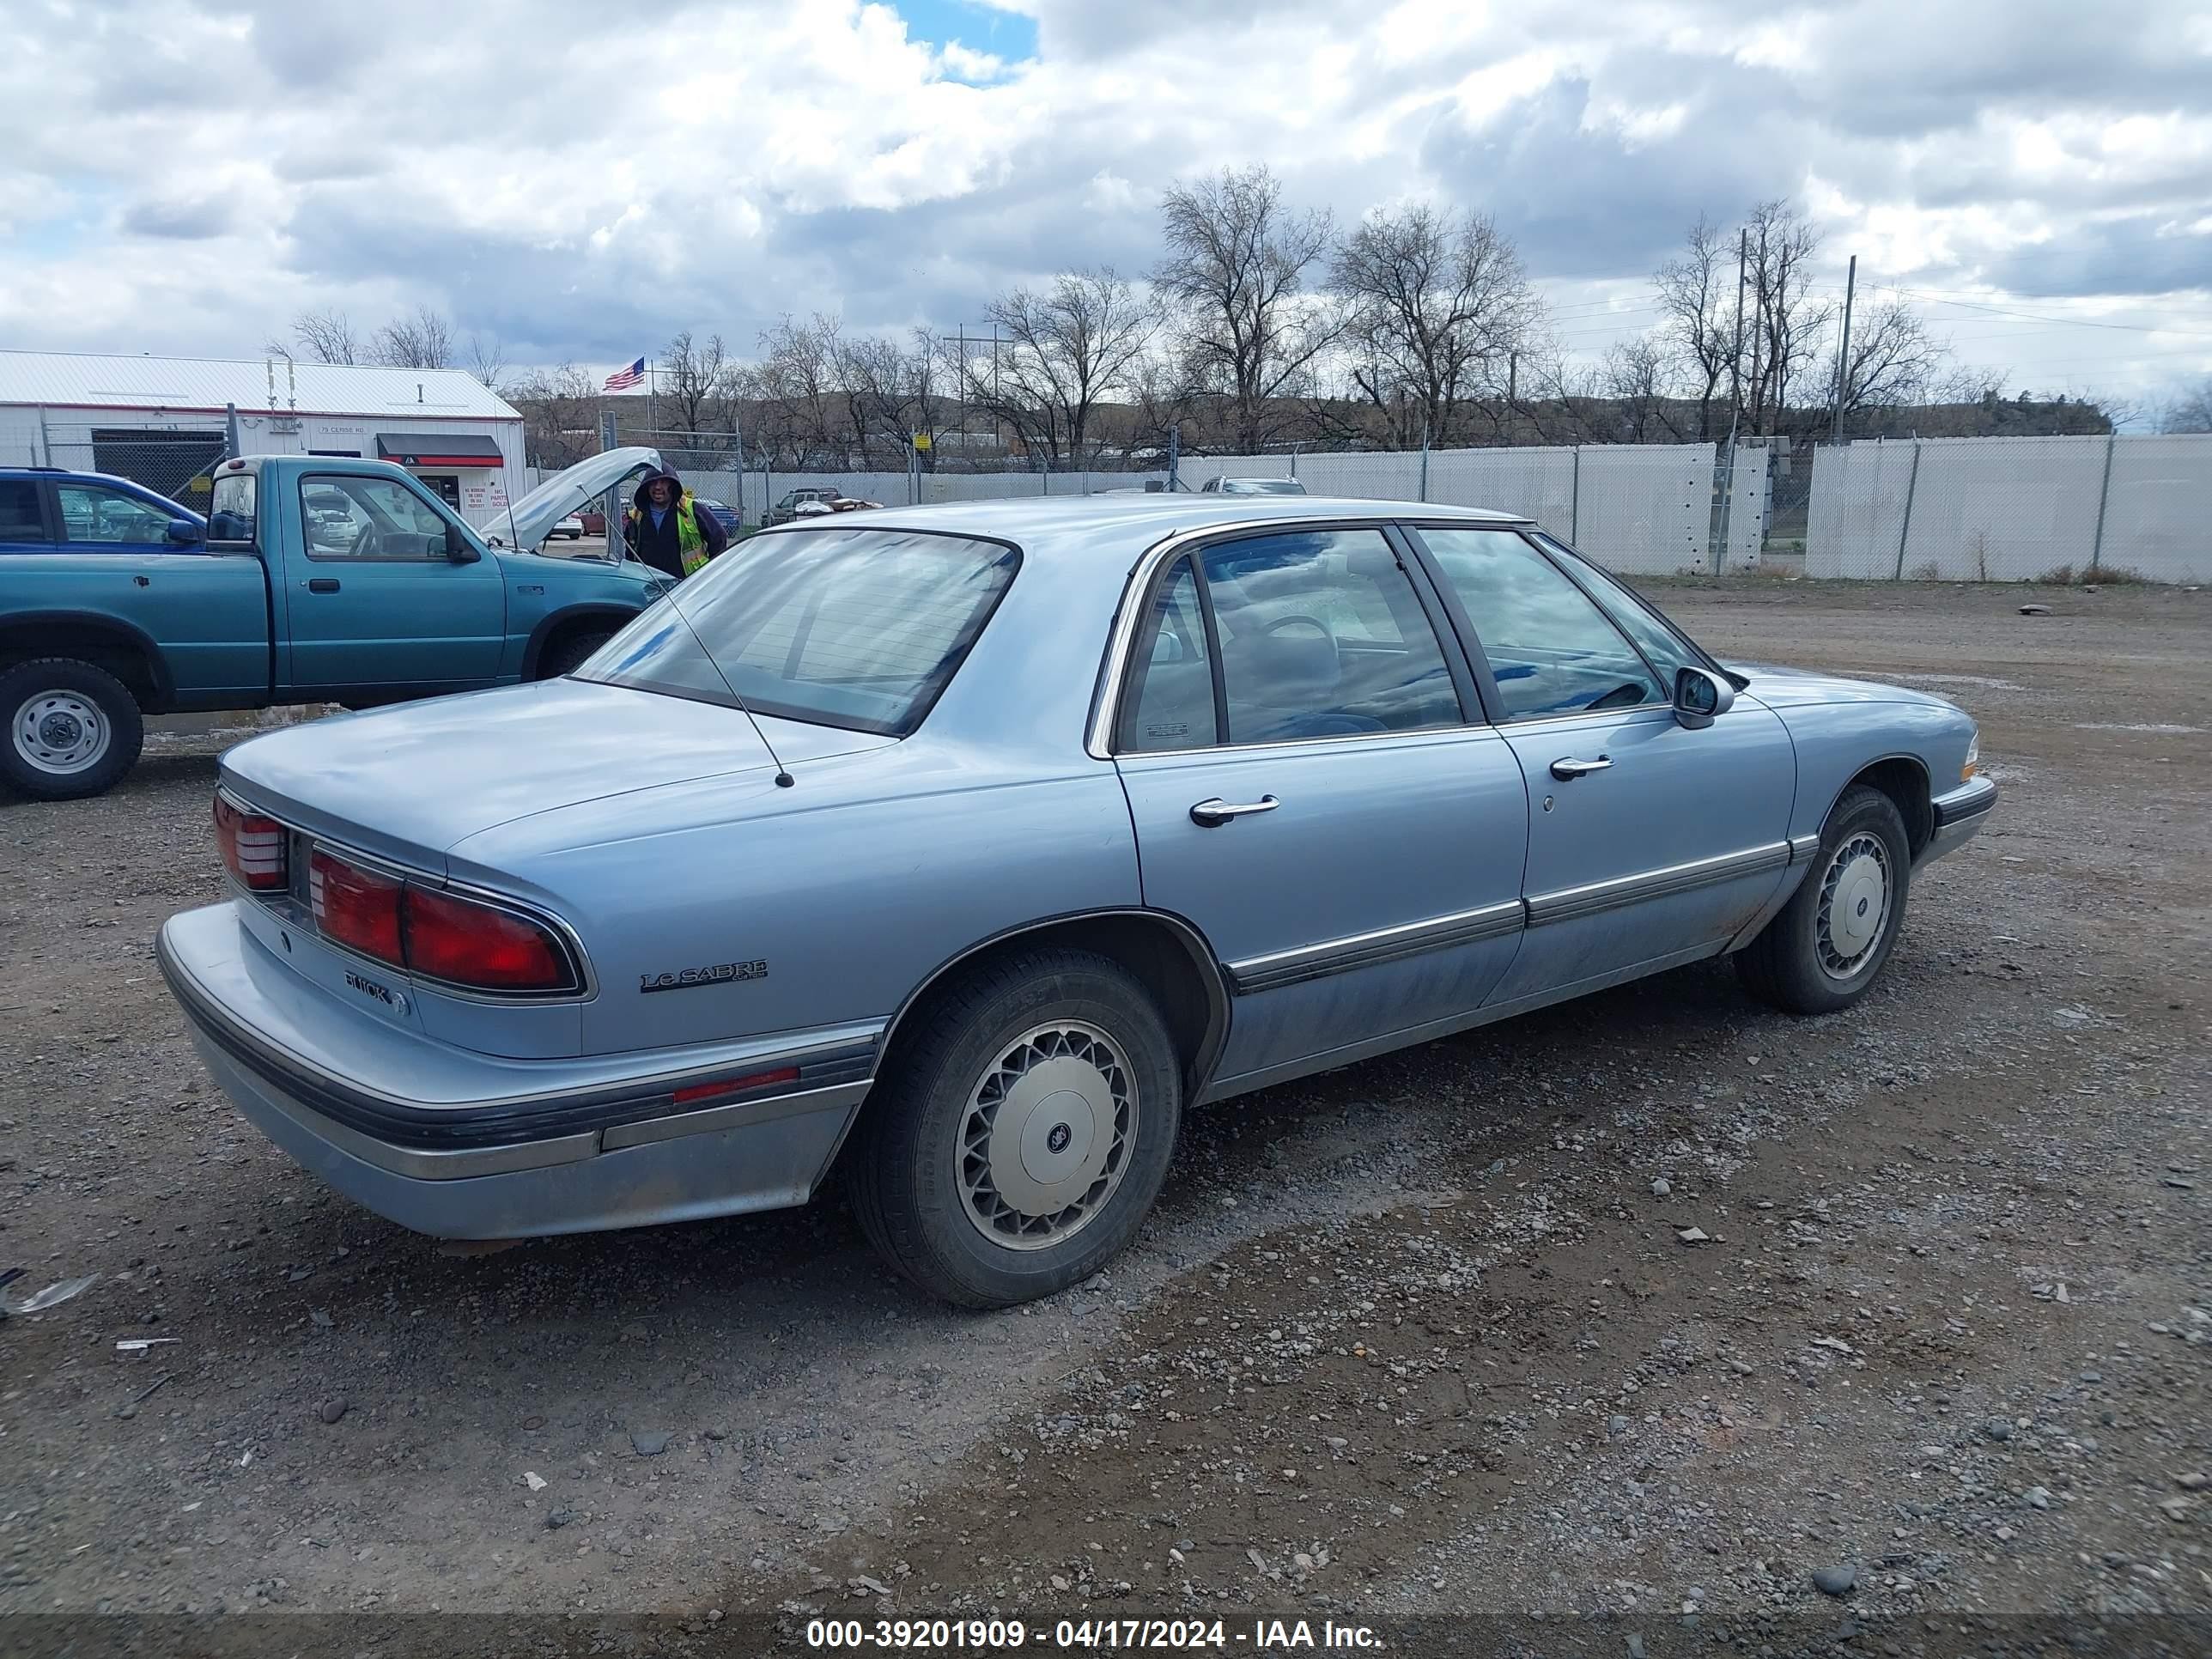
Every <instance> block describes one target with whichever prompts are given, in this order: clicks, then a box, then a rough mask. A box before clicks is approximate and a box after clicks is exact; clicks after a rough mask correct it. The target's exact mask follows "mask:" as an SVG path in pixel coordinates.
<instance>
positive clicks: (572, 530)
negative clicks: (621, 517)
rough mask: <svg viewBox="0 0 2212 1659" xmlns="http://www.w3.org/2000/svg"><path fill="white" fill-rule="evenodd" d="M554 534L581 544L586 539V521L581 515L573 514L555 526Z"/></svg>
mask: <svg viewBox="0 0 2212 1659" xmlns="http://www.w3.org/2000/svg"><path fill="white" fill-rule="evenodd" d="M602 522H604V520H602ZM553 533H554V534H555V535H556V536H563V537H566V538H568V540H570V541H572V542H580V541H581V540H583V539H584V520H583V519H582V517H581V516H580V514H577V513H569V514H568V516H567V517H565V518H563V519H562V520H560V521H559V522H558V523H557V524H556V525H555V526H553Z"/></svg>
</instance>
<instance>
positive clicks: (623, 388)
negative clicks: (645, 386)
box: [606, 357, 645, 392]
mask: <svg viewBox="0 0 2212 1659" xmlns="http://www.w3.org/2000/svg"><path fill="white" fill-rule="evenodd" d="M644 378H645V359H644V358H642V357H641V358H639V359H638V360H637V361H636V362H634V363H632V364H631V365H630V366H629V368H618V369H617V370H616V371H615V372H614V373H613V374H610V375H608V376H607V384H606V390H608V391H609V392H627V391H629V389H630V388H631V387H632V386H635V385H636V384H637V383H638V382H639V381H640V380H643V379H644Z"/></svg>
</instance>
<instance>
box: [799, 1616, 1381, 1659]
mask: <svg viewBox="0 0 2212 1659" xmlns="http://www.w3.org/2000/svg"><path fill="white" fill-rule="evenodd" d="M1032 1639H1035V1640H1036V1643H1037V1644H1038V1645H1039V1646H1043V1645H1044V1644H1045V1630H1044V1627H1043V1626H1037V1627H1036V1628H1035V1629H1034V1630H1032V1629H1031V1628H1030V1626H1027V1625H1025V1624H1024V1623H1023V1622H1022V1621H1020V1620H998V1619H993V1620H975V1619H878V1620H869V1621H864V1620H858V1619H814V1620H809V1621H808V1622H807V1626H806V1644H807V1645H808V1646H809V1647H812V1648H830V1649H836V1648H850V1649H864V1648H874V1649H890V1650H921V1651H944V1650H960V1649H963V1648H964V1649H973V1650H1007V1649H1018V1648H1023V1647H1026V1646H1028V1645H1029V1644H1030V1641H1031V1640H1032ZM1051 1644H1052V1645H1053V1646H1054V1647H1056V1648H1063V1649H1066V1648H1073V1649H1079V1650H1093V1649H1113V1648H1140V1649H1158V1650H1169V1651H1175V1650H1193V1649H1200V1650H1202V1649H1207V1648H1212V1649H1225V1648H1228V1647H1230V1646H1231V1644H1234V1645H1236V1646H1239V1647H1243V1648H1245V1649H1247V1650H1250V1651H1254V1652H1261V1653H1266V1652H1289V1651H1291V1650H1296V1649H1299V1648H1334V1649H1370V1650H1372V1649H1381V1648H1383V1647H1384V1646H1385V1645H1386V1644H1385V1643H1384V1642H1383V1639H1382V1638H1381V1637H1380V1636H1378V1635H1377V1634H1376V1632H1374V1631H1373V1630H1371V1629H1370V1628H1369V1627H1368V1626H1364V1625H1340V1624H1337V1623H1336V1622H1335V1621H1334V1620H1323V1621H1322V1625H1321V1627H1320V1628H1319V1629H1318V1630H1316V1629H1315V1627H1314V1626H1313V1625H1312V1624H1311V1623H1310V1622H1309V1621H1308V1620H1304V1619H1291V1620H1283V1619H1261V1620H1254V1621H1253V1623H1252V1626H1251V1628H1250V1629H1249V1631H1245V1630H1231V1629H1230V1628H1229V1627H1228V1626H1227V1625H1226V1624H1225V1621H1224V1620H1218V1619H1214V1620H1204V1619H1062V1620H1058V1621H1057V1622H1056V1623H1055V1624H1054V1626H1052V1632H1051Z"/></svg>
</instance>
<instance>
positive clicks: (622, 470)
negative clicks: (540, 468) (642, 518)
mask: <svg viewBox="0 0 2212 1659" xmlns="http://www.w3.org/2000/svg"><path fill="white" fill-rule="evenodd" d="M659 470H660V452H659V450H657V449H647V448H646V447H643V446H642V445H635V444H634V445H631V446H630V447H628V448H624V449H610V450H607V451H605V453H601V454H598V455H587V456H586V457H585V458H584V459H582V460H580V461H579V462H577V463H576V464H575V465H574V466H572V467H570V468H568V471H565V472H556V473H555V474H554V475H553V476H552V477H550V478H548V479H547V480H546V481H545V482H544V483H542V484H540V485H538V488H537V489H533V490H532V491H531V492H530V493H529V494H528V495H525V496H524V497H523V498H522V499H521V500H520V501H517V502H515V504H514V505H513V507H509V508H508V509H507V511H506V512H504V513H501V514H500V515H499V516H498V517H497V518H496V519H493V520H489V522H487V523H486V524H485V526H483V533H484V534H485V535H487V536H491V537H496V538H498V539H499V541H500V542H501V543H502V544H504V545H506V546H508V547H513V548H520V549H521V550H524V551H526V552H527V551H531V550H535V549H537V548H540V547H543V546H544V544H545V538H547V537H548V536H550V535H551V534H552V533H553V526H555V525H556V524H558V523H560V522H561V520H563V519H565V518H567V517H568V515H569V514H570V513H577V512H580V511H581V510H582V509H583V506H584V503H585V502H586V501H590V500H591V499H592V497H593V496H595V495H605V494H606V493H607V491H609V490H610V489H614V488H615V487H616V486H617V484H622V483H628V482H629V480H630V479H632V478H635V477H640V476H641V475H642V474H644V473H647V472H658V471H659Z"/></svg>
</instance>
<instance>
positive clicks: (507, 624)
mask: <svg viewBox="0 0 2212 1659" xmlns="http://www.w3.org/2000/svg"><path fill="white" fill-rule="evenodd" d="M659 465H660V458H659V455H657V454H656V453H654V452H653V451H652V450H650V449H643V448H629V449H616V450H610V451H608V452H607V453H605V454H601V455H594V456H592V457H591V458H589V459H586V460H585V461H583V462H581V463H580V464H579V465H576V466H574V467H571V468H569V469H568V471H566V472H563V473H561V474H559V475H557V476H556V477H553V478H550V479H548V480H547V481H546V482H545V483H543V484H541V485H539V486H538V488H537V489H534V490H532V491H531V492H530V493H529V494H528V495H526V496H524V497H523V498H522V499H521V500H520V501H516V502H515V503H514V505H513V509H512V510H511V511H510V512H509V513H506V514H504V515H502V516H501V519H500V520H498V522H497V524H496V525H495V526H490V527H488V530H487V536H479V535H478V534H477V532H475V531H473V530H471V529H470V528H469V527H468V526H467V525H465V524H464V523H463V522H462V521H461V520H459V518H457V517H456V516H454V514H453V511H452V509H451V508H449V507H447V506H446V505H445V503H444V502H442V501H439V500H438V498H437V497H436V496H435V495H433V494H432V493H431V492H430V491H428V490H427V489H424V488H423V487H422V484H421V483H418V482H417V481H416V479H414V478H413V477H410V476H409V475H408V474H407V473H406V472H404V471H401V470H400V469H399V468H398V467H397V466H393V465H390V464H389V463H386V462H383V461H364V460H356V459H343V458H331V457H324V456H313V455H255V456H247V457H246V458H244V459H234V460H226V461H222V462H221V463H219V464H218V465H217V466H216V471H215V478H214V489H213V491H212V494H211V496H210V502H209V514H210V516H209V517H208V518H207V519H206V520H202V519H201V518H200V517H199V516H198V515H197V513H191V512H189V511H187V510H186V509H185V508H184V507H179V506H178V505H177V504H176V503H175V502H173V501H167V500H164V499H163V498H161V497H160V496H158V495H154V494H153V493H152V492H150V491H149V490H145V489H141V488H139V487H138V486H137V485H136V484H132V483H129V482H127V481H126V480H124V479H119V478H108V477H101V476H100V475H97V474H91V473H82V472H68V471H59V470H58V469H52V468H12V469H6V470H0V732H5V734H6V735H5V737H4V738H0V781H5V782H6V783H8V784H11V785H13V786H14V787H15V788H16V789H17V790H18V791H20V792H21V793H25V794H28V795H31V796H33V797H36V798H38V799H45V800H66V799H75V798H76V797H79V796H84V795H96V794H98V793H100V792H101V791H103V790H105V789H106V788H108V787H110V786H111V785H112V784H113V783H114V782H115V781H117V780H118V778H120V777H121V776H122V775H124V774H125V772H127V771H129V770H130V769H131V764H132V763H133V762H135V761H136V760H137V757H138V750H139V745H140V743H141V740H142V738H143V716H144V715H147V714H169V713H174V712H182V711H186V710H197V709H225V708H267V707H269V706H270V705H272V704H279V703H304V702H338V703H344V704H346V705H347V706H349V707H351V708H367V707H369V706H371V705H373V704H376V703H385V702H401V701H404V700H405V699H408V698H412V697H428V696H440V695H441V694H443V693H446V692H449V691H467V690H475V689H477V687H480V686H487V685H504V684H512V683H513V682H515V681H518V680H531V679H546V678H552V677H553V676H555V675H557V674H563V673H566V672H567V671H568V670H569V669H571V668H573V667H574V666H575V665H577V664H578V663H580V662H581V661H582V660H583V659H585V658H586V656H588V655H590V654H591V653H592V651H594V650H596V649H598V647H599V645H600V644H601V643H603V642H604V641H605V640H606V639H607V637H608V636H609V635H611V634H612V633H613V632H614V631H615V630H616V629H618V628H620V627H621V626H622V625H623V623H626V622H628V621H629V619H630V618H631V617H634V616H635V615H636V614H637V613H638V612H639V611H641V610H642V609H644V608H645V607H646V606H647V605H650V604H651V603H652V602H653V600H654V599H657V598H658V597H659V595H660V594H661V593H663V592H665V591H666V590H667V588H668V587H669V586H671V583H670V581H669V580H668V579H667V578H666V577H665V576H662V575H660V574H659V573H657V572H655V571H653V570H651V569H649V568H647V567H646V566H644V565H641V564H640V563H638V562H635V560H631V559H627V558H625V557H623V554H622V550H621V549H620V547H619V545H617V548H616V550H615V552H614V555H613V556H612V557H611V559H608V558H598V559H594V558H555V557H551V556H546V555H544V554H541V553H538V552H536V551H534V549H537V548H539V547H542V546H543V545H544V543H545V540H546V538H547V537H548V536H550V534H551V533H552V530H553V527H554V526H555V525H556V524H557V523H558V522H559V521H560V520H561V519H562V518H563V517H564V516H566V515H567V514H568V513H573V512H574V511H575V510H576V508H577V507H579V506H580V505H581V504H582V503H583V502H584V501H586V500H588V499H590V498H591V497H592V496H595V495H599V494H600V493H602V492H603V491H605V490H607V489H612V488H615V487H617V486H618V485H620V484H622V483H623V482H625V481H626V480H627V479H629V478H631V477H635V476H637V475H638V474H641V473H642V472H645V471H657V470H659ZM487 537H489V539H487Z"/></svg>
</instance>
